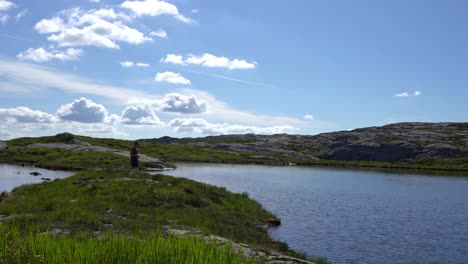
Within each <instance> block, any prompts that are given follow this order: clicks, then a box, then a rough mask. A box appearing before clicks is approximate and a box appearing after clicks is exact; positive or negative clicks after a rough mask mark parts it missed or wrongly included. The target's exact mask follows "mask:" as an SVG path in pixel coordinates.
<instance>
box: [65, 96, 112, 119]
mask: <svg viewBox="0 0 468 264" xmlns="http://www.w3.org/2000/svg"><path fill="white" fill-rule="evenodd" d="M57 116H58V117H59V118H60V119H61V120H66V121H76V122H80V123H104V122H108V121H109V113H108V112H107V110H106V108H105V107H104V106H103V105H101V104H96V103H94V102H93V101H91V100H88V99H86V98H84V97H81V98H80V99H76V100H74V101H73V102H71V103H69V104H66V105H62V106H61V107H60V109H59V110H58V111H57Z"/></svg>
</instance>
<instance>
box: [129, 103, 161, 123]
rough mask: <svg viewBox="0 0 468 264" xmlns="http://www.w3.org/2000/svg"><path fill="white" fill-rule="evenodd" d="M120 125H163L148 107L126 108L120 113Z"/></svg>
mask: <svg viewBox="0 0 468 264" xmlns="http://www.w3.org/2000/svg"><path fill="white" fill-rule="evenodd" d="M120 123H122V124H125V125H160V124H163V123H162V122H161V120H160V119H159V117H158V116H157V115H156V113H155V112H154V110H153V109H152V108H151V106H149V105H143V106H128V107H126V108H125V109H124V110H123V111H122V116H121V117H120Z"/></svg>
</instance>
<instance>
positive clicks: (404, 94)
mask: <svg viewBox="0 0 468 264" xmlns="http://www.w3.org/2000/svg"><path fill="white" fill-rule="evenodd" d="M421 94H422V93H421V92H420V91H414V92H413V93H412V94H410V93H408V92H402V93H398V94H395V96H397V97H410V96H420V95H421Z"/></svg>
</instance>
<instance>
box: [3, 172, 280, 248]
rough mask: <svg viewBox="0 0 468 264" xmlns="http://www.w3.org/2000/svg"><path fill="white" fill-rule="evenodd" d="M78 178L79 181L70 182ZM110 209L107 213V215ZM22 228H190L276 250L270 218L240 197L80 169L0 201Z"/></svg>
mask: <svg viewBox="0 0 468 264" xmlns="http://www.w3.org/2000/svg"><path fill="white" fill-rule="evenodd" d="M77 179H85V182H84V183H81V184H73V181H75V180H77ZM109 208H111V209H112V210H111V212H108V211H109ZM13 214H16V215H21V217H18V218H16V219H15V221H16V224H17V225H18V226H19V227H20V228H22V229H23V230H24V229H26V228H28V227H29V226H30V225H31V224H34V226H35V227H37V228H39V229H40V230H46V229H49V228H50V227H51V226H60V227H63V228H66V229H68V230H70V231H71V232H74V231H79V232H83V231H84V230H87V231H89V232H92V231H94V230H107V229H108V227H109V225H111V229H112V230H116V231H119V232H120V233H123V234H133V233H134V232H140V231H148V230H155V229H157V228H158V227H160V226H162V225H177V226H181V227H184V226H190V227H194V228H197V229H199V230H201V231H203V232H206V233H209V234H215V235H219V236H222V237H226V238H229V239H232V240H234V241H237V242H243V243H248V244H252V245H259V246H266V247H270V248H275V247H276V246H277V245H276V243H275V242H274V241H272V240H271V238H270V237H269V236H268V234H267V232H266V230H264V229H261V228H259V226H261V225H264V224H265V223H266V221H267V220H268V219H270V218H275V216H273V215H272V214H270V213H269V212H267V211H265V210H264V209H263V208H262V207H261V206H260V204H258V203H257V202H255V201H253V200H251V199H249V198H248V197H247V196H245V195H242V194H234V193H230V192H228V191H226V190H225V189H224V188H218V187H215V186H210V185H206V184H202V183H197V182H194V181H191V180H187V179H183V178H175V177H171V176H162V175H156V176H152V175H149V174H146V173H143V172H140V171H130V172H125V171H93V172H90V171H85V172H80V173H78V174H77V175H75V176H72V177H70V178H67V179H63V180H57V181H53V182H46V183H43V184H35V185H26V186H22V187H19V188H16V189H14V190H13V192H12V195H11V196H9V197H7V198H6V199H4V200H3V201H1V206H0V215H13Z"/></svg>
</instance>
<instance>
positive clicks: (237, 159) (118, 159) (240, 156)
mask: <svg viewBox="0 0 468 264" xmlns="http://www.w3.org/2000/svg"><path fill="white" fill-rule="evenodd" d="M73 139H77V140H80V141H86V142H88V143H90V144H91V145H95V146H102V147H108V148H114V149H118V150H128V149H129V148H130V147H131V146H132V144H133V141H128V140H119V139H110V138H91V137H84V136H75V135H69V136H67V137H60V136H52V137H40V138H18V139H13V140H10V141H7V144H8V145H9V146H10V148H9V149H7V150H3V151H0V162H16V163H18V162H28V163H35V164H36V165H38V164H39V165H40V166H42V167H51V168H61V169H67V168H68V169H84V168H121V169H124V168H128V163H129V161H128V158H125V157H122V156H119V155H115V154H110V153H97V152H94V153H90V152H86V155H83V154H84V153H79V152H70V151H68V152H67V151H60V150H51V149H49V150H47V149H22V148H15V147H16V146H25V145H28V144H33V143H70V142H71V140H73ZM394 139H395V138H383V139H382V142H381V143H382V144H384V143H389V142H391V141H393V140H394ZM140 142H141V144H140V152H141V153H143V154H146V155H148V156H150V157H156V158H159V159H161V160H163V161H167V162H177V161H188V162H211V163H238V164H252V163H255V164H265V165H282V164H287V163H288V162H293V163H296V164H298V165H308V166H333V167H358V168H359V167H364V168H367V167H370V168H384V169H385V168H390V169H417V170H445V171H462V172H464V171H468V162H467V161H468V159H467V158H447V159H425V160H418V161H413V162H375V161H341V160H306V159H298V158H293V157H284V156H279V155H268V154H265V155H263V156H268V157H271V158H272V159H256V158H254V157H253V156H262V154H261V153H255V154H252V153H229V152H223V151H216V150H213V149H210V148H206V147H195V146H190V145H183V144H160V143H155V142H152V141H151V140H145V141H140ZM299 147H300V146H295V145H294V146H293V145H290V146H289V148H294V149H295V150H297V151H299ZM142 165H143V166H146V165H148V166H149V164H146V165H145V164H142Z"/></svg>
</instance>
